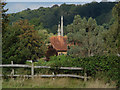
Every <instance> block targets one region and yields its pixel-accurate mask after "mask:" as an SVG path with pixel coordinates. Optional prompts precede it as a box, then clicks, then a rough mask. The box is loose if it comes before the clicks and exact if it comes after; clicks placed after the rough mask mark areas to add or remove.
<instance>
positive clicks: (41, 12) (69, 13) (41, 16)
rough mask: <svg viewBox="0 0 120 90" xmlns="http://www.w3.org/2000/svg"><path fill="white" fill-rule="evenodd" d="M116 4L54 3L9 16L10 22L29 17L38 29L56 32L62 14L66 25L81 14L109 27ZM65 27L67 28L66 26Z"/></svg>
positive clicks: (30, 21)
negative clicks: (47, 6)
mask: <svg viewBox="0 0 120 90" xmlns="http://www.w3.org/2000/svg"><path fill="white" fill-rule="evenodd" d="M115 4H116V3H115V2H107V3H104V2H100V3H98V2H92V3H88V4H84V5H74V4H70V5H69V4H65V3H64V4H62V5H60V6H58V5H54V6H52V7H49V8H43V7H40V8H39V9H36V10H30V9H29V8H28V9H26V10H24V11H22V12H18V13H13V14H11V15H10V17H9V18H10V23H13V22H15V21H18V20H24V19H27V20H28V21H29V23H31V24H32V25H35V29H36V30H39V29H41V28H46V29H49V32H52V33H54V34H55V33H57V25H58V23H59V21H60V16H61V15H63V16H64V26H67V25H68V24H71V23H72V22H73V19H74V16H75V15H80V16H81V17H85V18H86V19H88V18H89V17H92V18H94V19H96V21H97V24H98V25H102V24H104V25H105V27H106V28H108V24H109V22H110V21H111V22H110V24H111V23H112V20H111V18H112V8H113V7H114V5H115ZM103 18H104V19H103ZM106 24H107V25H106ZM64 29H66V28H65V27H64ZM64 33H65V34H67V31H66V30H64Z"/></svg>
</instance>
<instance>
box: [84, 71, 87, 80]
mask: <svg viewBox="0 0 120 90" xmlns="http://www.w3.org/2000/svg"><path fill="white" fill-rule="evenodd" d="M86 81H87V73H86V69H84V82H86Z"/></svg>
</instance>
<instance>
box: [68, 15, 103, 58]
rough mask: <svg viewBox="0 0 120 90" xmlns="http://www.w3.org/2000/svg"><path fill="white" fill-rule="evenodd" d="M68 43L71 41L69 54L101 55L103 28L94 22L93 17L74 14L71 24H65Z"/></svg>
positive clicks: (83, 55) (82, 55) (81, 55)
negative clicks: (87, 17)
mask: <svg viewBox="0 0 120 90" xmlns="http://www.w3.org/2000/svg"><path fill="white" fill-rule="evenodd" d="M67 30H68V32H69V33H68V35H67V36H68V43H71V47H70V50H69V51H68V53H69V54H71V55H73V56H78V57H79V56H80V57H86V56H93V55H101V54H102V52H103V50H104V49H103V47H102V46H103V45H104V44H103V40H102V31H103V30H104V28H103V27H102V26H98V25H97V24H96V21H95V19H92V18H91V17H90V18H89V19H88V21H87V20H86V18H83V19H82V18H81V17H80V16H79V15H77V16H75V18H74V21H73V23H72V24H70V25H68V26H67Z"/></svg>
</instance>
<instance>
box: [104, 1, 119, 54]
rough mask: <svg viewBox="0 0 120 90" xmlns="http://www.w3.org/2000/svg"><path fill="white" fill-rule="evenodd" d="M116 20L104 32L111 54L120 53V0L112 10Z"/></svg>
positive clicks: (107, 48)
mask: <svg viewBox="0 0 120 90" xmlns="http://www.w3.org/2000/svg"><path fill="white" fill-rule="evenodd" d="M112 14H113V19H114V22H113V24H112V25H111V26H110V28H109V30H108V31H106V33H105V34H104V40H105V43H106V51H107V52H108V53H109V54H115V55H117V54H120V2H119V3H118V4H116V5H115V7H114V8H113V10H112Z"/></svg>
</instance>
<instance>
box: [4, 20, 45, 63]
mask: <svg viewBox="0 0 120 90" xmlns="http://www.w3.org/2000/svg"><path fill="white" fill-rule="evenodd" d="M3 44H4V45H3V63H10V61H14V63H25V61H26V60H29V59H32V60H34V59H38V58H40V57H43V56H44V53H45V50H46V45H45V42H44V38H43V37H42V36H40V35H39V34H38V31H36V30H34V27H33V26H32V25H30V24H29V23H28V21H27V20H20V21H18V22H16V23H13V25H12V26H9V27H8V28H7V31H6V32H5V36H4V39H3Z"/></svg>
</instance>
